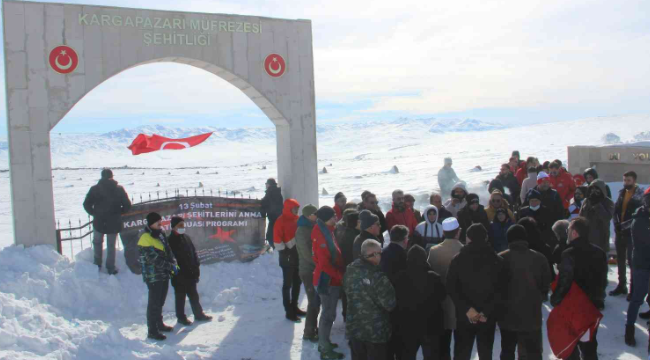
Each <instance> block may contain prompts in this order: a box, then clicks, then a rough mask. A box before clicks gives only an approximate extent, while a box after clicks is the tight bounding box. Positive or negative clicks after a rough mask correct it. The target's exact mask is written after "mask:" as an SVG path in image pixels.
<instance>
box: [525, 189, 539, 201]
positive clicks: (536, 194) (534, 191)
mask: <svg viewBox="0 0 650 360" xmlns="http://www.w3.org/2000/svg"><path fill="white" fill-rule="evenodd" d="M532 199H537V200H542V194H541V193H540V192H539V190H537V189H531V190H530V191H529V192H528V200H529V201H530V200H532Z"/></svg>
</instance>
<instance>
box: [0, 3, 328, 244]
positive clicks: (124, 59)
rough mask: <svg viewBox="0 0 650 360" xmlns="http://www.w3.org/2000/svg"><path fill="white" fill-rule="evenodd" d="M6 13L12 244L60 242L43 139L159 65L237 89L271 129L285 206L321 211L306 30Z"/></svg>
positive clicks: (161, 17) (179, 18)
mask: <svg viewBox="0 0 650 360" xmlns="http://www.w3.org/2000/svg"><path fill="white" fill-rule="evenodd" d="M2 7H3V21H4V54H5V74H6V76H5V80H6V90H7V91H6V92H7V125H8V135H9V158H10V159H9V163H10V177H11V195H12V207H13V219H14V220H13V221H14V222H13V224H14V239H15V243H16V244H24V245H28V246H29V245H38V244H50V245H52V246H54V245H55V243H56V241H55V219H54V196H53V190H52V169H51V156H50V130H52V128H54V126H56V124H57V123H58V122H59V121H60V120H61V119H62V118H63V117H64V116H65V115H66V114H67V113H68V111H70V109H71V108H72V107H73V106H74V105H75V104H76V103H77V102H79V100H81V99H82V98H83V97H84V96H85V95H86V94H87V93H89V92H90V91H92V90H93V89H94V88H95V87H96V86H98V85H99V84H101V83H102V82H104V81H106V80H107V79H109V78H111V77H112V76H114V75H116V74H119V73H120V72H122V71H124V70H127V69H130V68H133V67H135V66H139V65H144V64H151V63H156V62H176V63H182V64H187V65H191V66H195V67H198V68H201V69H204V70H206V71H207V72H210V73H212V74H214V75H217V76H219V77H221V78H222V79H224V80H226V81H228V82H229V83H231V84H232V85H234V86H235V87H236V88H238V89H239V90H241V91H243V92H244V94H246V95H247V96H248V97H249V98H250V99H251V100H252V101H253V102H254V103H255V104H257V106H259V107H260V109H261V110H262V111H263V112H264V113H265V114H266V115H267V116H268V117H269V119H270V120H271V121H272V122H273V123H274V124H275V127H276V133H277V161H278V180H279V182H280V184H281V185H282V189H283V191H284V196H285V197H287V198H288V197H292V198H296V199H297V200H298V201H300V203H302V204H307V203H312V204H318V170H317V162H316V159H317V156H316V109H315V93H314V65H313V63H314V61H313V49H312V32H311V31H312V30H311V22H310V21H309V20H282V19H271V18H265V17H257V16H239V15H223V14H201V13H190V12H168V11H157V10H144V9H128V8H116V7H108V6H86V5H68V4H54V3H47V4H46V3H37V2H23V1H3V3H2ZM206 75H207V74H206ZM215 110H216V109H215ZM89 165H90V164H89ZM92 165H93V166H98V165H99V166H101V164H92ZM79 206H81V204H80V205H79Z"/></svg>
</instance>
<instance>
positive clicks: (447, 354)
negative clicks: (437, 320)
mask: <svg viewBox="0 0 650 360" xmlns="http://www.w3.org/2000/svg"><path fill="white" fill-rule="evenodd" d="M454 333H455V332H454V330H445V332H443V333H442V334H441V335H440V336H439V338H440V340H439V343H438V344H439V346H438V349H439V350H440V351H439V354H440V360H451V336H452V335H453V334H454Z"/></svg>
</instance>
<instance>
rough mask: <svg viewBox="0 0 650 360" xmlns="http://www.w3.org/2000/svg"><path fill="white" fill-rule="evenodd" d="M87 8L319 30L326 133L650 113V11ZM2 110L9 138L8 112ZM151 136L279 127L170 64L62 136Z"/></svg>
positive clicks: (120, 2) (633, 6)
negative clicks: (141, 131) (240, 18)
mask: <svg viewBox="0 0 650 360" xmlns="http://www.w3.org/2000/svg"><path fill="white" fill-rule="evenodd" d="M46 2H47V1H46ZM68 2H69V3H78V2H77V1H68ZM82 3H85V4H90V5H110V6H125V7H135V8H148V9H160V10H172V11H173V10H178V11H193V12H207V13H231V14H241V15H259V16H267V17H277V18H287V19H310V20H311V21H312V27H313V46H314V57H315V59H314V62H315V63H314V68H315V84H316V104H317V106H316V107H317V122H318V123H319V124H327V123H337V122H350V121H363V120H390V119H395V118H398V117H413V118H429V117H436V118H474V119H478V120H483V121H492V122H499V123H504V124H530V123H540V122H551V121H563V120H572V119H579V118H587V117H594V116H610V115H629V114H647V113H650V66H648V59H649V58H650V21H648V17H647V14H649V13H650V2H648V1H643V0H626V1H616V2H614V1H611V0H573V1H567V0H544V1H522V0H519V1H489V2H488V1H468V0H458V1H453V2H452V1H432V2H422V1H414V0H402V1H378V0H373V1H367V0H355V1H349V0H345V1H344V0H328V1H320V0H312V1H304V0H303V1H297V0H271V1H249V0H237V1H231V0H228V1H210V0H184V1H176V0H174V1H171V0H156V1H153V0H128V1H127V0H112V1H108V0H86V1H83V2H82ZM0 21H1V20H0ZM2 59H4V54H3V56H2ZM2 59H0V61H2ZM3 66H4V64H3ZM0 78H2V81H3V82H4V72H2V75H1V76H0ZM0 91H1V92H2V98H5V94H4V93H5V88H4V86H2V87H1V90H0ZM0 107H2V108H1V109H0V114H1V115H0V116H2V117H3V119H2V120H0V136H2V137H5V136H6V102H5V101H1V102H0ZM148 124H164V125H170V126H182V127H193V126H202V125H211V126H223V127H241V126H271V122H270V121H269V120H268V119H267V118H266V116H265V115H264V114H263V113H262V112H261V111H260V110H259V109H258V108H257V107H256V105H255V104H253V102H252V101H251V100H249V99H248V97H246V96H245V95H244V94H243V93H241V92H240V91H239V90H237V89H236V88H234V87H233V86H232V85H230V84H229V83H227V82H226V81H224V80H222V79H220V78H218V77H217V76H214V75H212V74H209V73H207V72H204V71H203V70H200V69H197V68H193V67H190V66H187V65H180V64H173V63H168V64H151V65H145V66H139V67H136V68H134V69H130V70H128V71H125V72H123V73H121V74H119V75H118V76H115V77H113V78H111V79H109V80H108V81H106V82H104V83H103V84H101V85H100V86H98V87H97V88H96V89H94V90H93V91H91V92H90V93H89V94H88V95H87V96H86V97H84V98H83V99H82V100H81V101H80V102H79V103H78V104H77V105H76V106H75V107H74V108H73V109H72V110H71V111H70V112H69V113H68V114H67V115H66V117H65V118H64V119H63V120H62V121H61V122H60V123H59V124H58V125H57V126H56V127H55V128H54V129H53V132H70V133H75V132H78V133H83V132H104V131H111V130H115V129H119V128H123V127H134V126H139V125H148Z"/></svg>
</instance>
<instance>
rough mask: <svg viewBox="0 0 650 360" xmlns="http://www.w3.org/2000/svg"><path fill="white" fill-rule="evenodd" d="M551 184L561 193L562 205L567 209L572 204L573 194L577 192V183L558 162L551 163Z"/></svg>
mask: <svg viewBox="0 0 650 360" xmlns="http://www.w3.org/2000/svg"><path fill="white" fill-rule="evenodd" d="M549 169H550V174H549V175H550V176H551V177H550V179H549V180H550V181H551V186H552V187H553V189H555V191H557V194H558V195H560V199H561V200H562V205H564V208H565V209H568V208H569V205H571V200H572V199H573V194H574V193H575V192H576V183H575V181H573V177H572V176H571V174H569V173H568V172H567V171H566V170H564V169H563V168H562V167H561V166H560V165H559V164H558V163H557V162H555V161H554V162H552V163H551V164H550V165H549Z"/></svg>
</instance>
